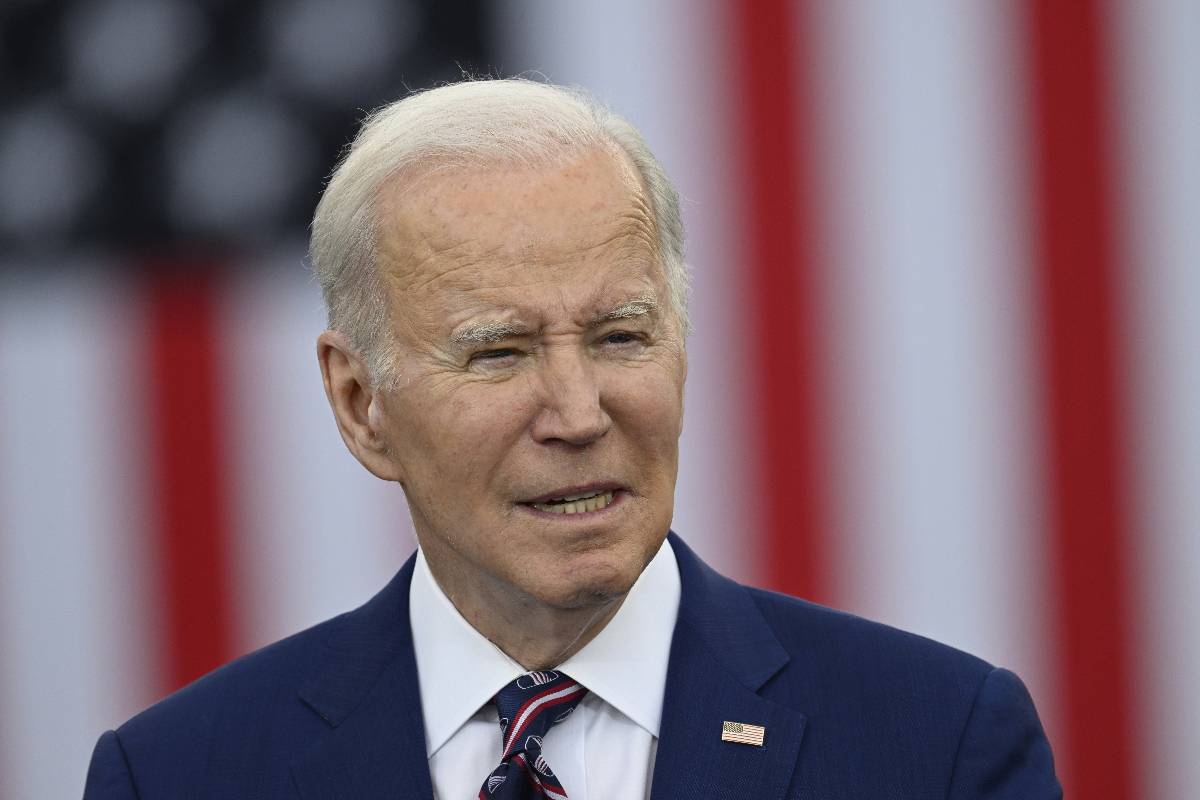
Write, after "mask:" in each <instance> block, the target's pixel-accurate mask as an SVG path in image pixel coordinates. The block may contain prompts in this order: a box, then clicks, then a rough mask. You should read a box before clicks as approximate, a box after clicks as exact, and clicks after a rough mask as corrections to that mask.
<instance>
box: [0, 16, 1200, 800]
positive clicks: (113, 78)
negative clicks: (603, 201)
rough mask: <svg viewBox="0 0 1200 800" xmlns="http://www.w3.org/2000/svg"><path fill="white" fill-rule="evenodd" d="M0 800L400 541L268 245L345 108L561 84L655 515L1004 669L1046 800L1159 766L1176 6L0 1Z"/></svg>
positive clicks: (1181, 793) (1185, 720) (405, 523)
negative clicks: (684, 282) (348, 448)
mask: <svg viewBox="0 0 1200 800" xmlns="http://www.w3.org/2000/svg"><path fill="white" fill-rule="evenodd" d="M0 70H2V72H0V798H5V800H7V798H14V800H15V799H16V798H20V799H21V800H24V798H51V797H71V796H78V795H79V794H80V792H81V790H82V786H83V777H84V772H85V769H86V764H87V759H88V756H89V754H90V750H91V746H92V745H93V744H94V742H95V739H96V737H97V736H98V735H99V733H100V732H101V731H103V730H104V729H106V728H108V727H111V726H113V725H115V724H118V723H119V722H121V721H122V720H123V719H125V718H126V717H128V716H129V715H130V714H131V713H133V712H135V711H136V710H138V709H139V708H141V707H143V706H144V705H146V704H148V703H150V702H153V701H154V700H155V699H156V698H158V697H161V696H162V695H163V694H165V693H167V692H169V691H171V690H172V689H174V688H177V687H178V686H180V685H182V684H183V683H185V682H187V681H189V680H191V679H193V678H195V677H196V676H198V675H200V674H202V673H203V672H205V671H207V670H209V669H211V668H212V667H214V666H216V665H217V664H219V663H221V662H223V661H226V660H228V659H230V658H232V657H235V656H237V655H238V654H241V653H244V652H247V651H249V650H251V649H253V648H255V647H258V646H260V645H262V644H265V643H267V642H269V641H271V640H274V639H277V638H279V637H281V636H284V635H286V634H288V633H290V632H293V631H296V630H299V629H301V628H303V627H306V626H308V625H311V624H313V623H315V622H317V621H319V620H322V619H325V618H327V617H329V616H332V615H334V614H336V613H339V612H341V611H343V610H346V609H348V608H351V607H353V606H355V605H357V604H359V603H361V602H363V601H364V600H366V599H367V598H368V597H369V596H370V595H371V594H373V593H374V592H375V591H376V590H377V589H378V588H380V587H381V586H382V585H383V584H384V583H385V581H386V580H387V579H388V578H389V577H390V576H391V574H392V573H393V572H394V571H395V570H396V569H397V568H398V567H399V565H400V564H401V563H402V561H403V559H404V558H405V556H406V555H407V554H408V552H410V551H411V549H412V547H413V544H414V542H413V536H412V531H411V524H410V522H409V519H408V515H407V511H406V508H405V504H404V499H403V496H402V494H401V492H400V490H399V489H398V487H395V486H390V485H386V484H382V483H380V482H378V481H376V480H375V479H373V478H371V477H370V476H369V475H368V474H367V473H366V472H365V471H364V470H362V469H361V468H360V467H359V466H358V465H357V463H356V462H354V460H353V459H352V458H351V456H350V455H349V454H348V453H347V452H345V449H344V447H343V446H342V443H341V441H340V439H339V437H338V435H337V432H336V429H335V427H334V424H333V420H332V418H331V414H330V412H329V411H328V408H327V406H326V403H325V399H324V395H323V392H322V390H321V387H320V381H319V375H318V371H317V367H316V362H315V358H314V340H315V337H316V335H317V333H318V332H319V331H320V330H321V329H322V327H323V312H322V309H321V304H320V298H319V294H318V292H317V290H316V287H315V285H314V284H313V282H312V280H311V279H310V278H309V277H308V275H307V273H306V271H305V267H304V264H303V247H304V225H305V224H306V221H307V217H308V215H310V214H311V210H312V207H313V205H314V204H315V201H316V197H317V193H318V192H319V189H320V181H321V176H322V174H323V173H324V172H325V171H326V170H328V169H329V167H331V166H332V163H333V161H334V159H335V158H336V156H337V153H338V150H339V148H340V147H341V146H342V145H343V144H344V143H345V141H346V139H347V137H348V136H349V135H350V134H351V133H352V129H353V121H354V119H355V118H356V116H358V115H359V114H361V109H364V108H369V107H371V106H373V105H375V104H377V103H380V102H383V101H385V100H387V99H391V98H393V97H396V96H399V95H400V94H402V93H403V92H404V90H405V88H406V87H412V88H419V87H422V86H428V85H430V84H431V83H432V82H435V81H439V80H447V79H452V78H454V77H455V76H456V75H458V74H460V72H461V71H462V70H468V71H474V72H478V73H493V74H504V75H511V74H518V73H529V72H537V73H540V74H542V75H545V76H546V77H547V78H548V79H550V80H553V81H555V82H558V83H572V84H579V85H582V86H584V87H587V88H588V89H590V90H591V91H593V92H594V93H596V94H597V95H599V96H600V97H601V98H602V99H605V100H607V101H608V102H609V103H611V104H612V105H613V106H614V107H615V108H616V109H617V110H618V111H620V112H622V113H623V114H625V115H626V116H627V117H628V118H630V119H631V120H632V121H633V122H634V123H635V124H636V125H637V126H638V127H639V128H640V129H641V130H642V131H643V133H644V134H645V135H646V137H647V139H648V141H649V142H650V144H651V146H652V147H653V148H654V150H655V151H656V153H657V154H658V155H659V156H660V158H661V159H662V160H663V162H664V163H665V165H666V167H667V170H668V172H669V173H670V174H671V176H672V177H673V178H674V180H675V181H676V183H677V184H678V186H679V188H680V190H681V193H682V195H683V197H684V203H685V221H686V223H687V226H688V232H689V262H690V263H691V265H692V268H693V272H694V283H695V286H694V296H693V303H692V309H693V311H692V314H693V321H694V324H695V329H696V330H695V333H694V334H693V335H692V337H691V338H690V340H689V347H688V352H689V365H690V373H689V382H688V389H687V398H686V407H687V411H686V422H685V433H684V439H683V442H682V452H681V474H680V480H679V487H678V492H677V502H676V515H675V528H676V530H678V531H679V532H680V533H681V534H682V535H683V536H684V537H685V538H686V539H687V540H688V541H689V542H690V543H691V544H692V545H693V546H694V547H696V548H697V549H698V550H699V552H700V553H701V554H702V555H703V556H705V557H706V558H707V559H708V560H709V561H710V562H711V563H713V564H714V565H715V566H717V567H719V568H721V569H723V570H724V571H726V572H727V573H729V574H731V575H733V576H735V577H738V578H740V579H743V580H746V581H750V582H754V583H758V584H761V585H768V586H771V587H774V588H778V589H781V590H784V591H788V592H791V593H795V594H800V595H803V596H807V597H810V598H813V599H816V600H818V601H821V602H826V603H829V604H832V605H836V606H839V607H842V608H846V609H848V610H851V611H854V612H856V613H860V614H863V615H865V616H869V617H872V618H875V619H880V620H883V621H885V622H888V623H891V624H894V625H897V626H900V627H903V628H907V629H909V630H913V631H916V632H918V633H922V634H926V635H929V636H932V637H934V638H937V639H940V640H942V641H945V642H948V643H950V644H953V645H956V646H958V647H961V648H963V649H966V650H970V651H972V652H975V653H977V654H979V655H981V656H983V657H984V658H987V659H989V660H991V661H993V662H995V663H998V664H1001V665H1004V666H1007V667H1010V668H1012V669H1015V670H1016V671H1017V672H1018V673H1019V674H1021V675H1022V677H1023V678H1024V679H1025V680H1026V682H1027V683H1028V684H1029V686H1030V688H1031V690H1032V692H1033V695H1034V697H1035V700H1036V701H1037V703H1038V707H1039V710H1040V711H1041V714H1042V717H1043V721H1044V723H1045V724H1046V727H1047V731H1048V733H1049V735H1050V738H1051V743H1052V745H1053V747H1054V750H1055V756H1056V758H1057V760H1058V764H1059V770H1060V775H1061V777H1062V779H1063V783H1064V785H1065V787H1066V791H1067V796H1068V797H1079V798H1099V799H1101V800H1127V799H1130V798H1147V799H1149V798H1154V799H1157V798H1171V799H1174V798H1179V799H1180V800H1182V799H1183V798H1191V797H1195V796H1197V789H1196V787H1197V786H1200V693H1197V691H1196V688H1195V687H1196V679H1195V676H1197V675H1200V582H1198V581H1197V578H1196V576H1198V575H1200V146H1198V145H1197V143H1200V90H1198V89H1197V86H1198V82H1197V81H1198V78H1200V4H1197V3H1196V2H1194V0H1107V1H1102V0H1073V2H1051V1H1050V0H1043V1H1041V2H1039V1H1038V0H1022V1H1017V0H1013V1H1012V2H1009V1H1007V0H1005V1H1004V2H991V0H911V1H910V2H903V3H901V2H891V1H890V0H872V1H870V2H868V1H867V0H836V1H835V0H805V1H803V2H802V1H800V0H797V1H796V2H786V0H699V1H697V0H656V2H644V0H605V2H592V0H579V1H578V2H554V0H503V2H491V3H482V2H474V3H472V2H438V1H437V0H409V1H408V2H398V0H338V2H332V0H329V1H328V2H326V1H324V0H295V1H294V2H283V1H282V0H279V1H278V2H273V1H272V0H259V1H258V2H239V3H233V2H225V0H203V1H202V2H201V1H200V0H197V2H184V0H90V1H89V2H53V3H52V2H37V1H36V0H14V2H12V3H8V4H6V5H5V6H4V8H3V10H0Z"/></svg>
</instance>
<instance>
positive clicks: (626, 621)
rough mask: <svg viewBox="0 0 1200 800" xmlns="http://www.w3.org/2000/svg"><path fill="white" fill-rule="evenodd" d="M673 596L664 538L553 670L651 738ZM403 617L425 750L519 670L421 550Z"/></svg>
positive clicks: (675, 575) (673, 569)
mask: <svg viewBox="0 0 1200 800" xmlns="http://www.w3.org/2000/svg"><path fill="white" fill-rule="evenodd" d="M679 596H680V584H679V568H678V565H677V564H676V563H675V553H674V552H673V551H672V550H671V546H670V544H669V543H668V542H666V541H664V542H663V544H662V547H661V548H660V549H659V551H658V554H657V555H655V556H654V558H653V559H652V560H651V561H650V563H649V564H648V565H647V566H646V569H644V570H643V571H642V574H641V575H640V576H639V577H638V579H637V581H636V582H635V583H634V585H633V588H632V589H630V590H629V594H628V595H627V596H626V597H625V602H623V603H622V604H621V607H620V608H619V609H618V610H617V613H616V614H615V615H614V616H613V618H612V619H611V620H609V622H608V625H606V626H605V627H604V629H603V630H602V631H600V633H598V634H597V635H596V638H594V639H592V641H590V642H588V643H587V645H586V646H584V647H583V649H581V650H580V651H579V652H578V653H576V654H575V655H573V656H571V657H570V658H569V659H567V660H566V661H565V662H563V663H562V664H561V665H560V666H558V667H557V668H556V669H559V670H561V671H562V672H565V673H566V674H568V675H570V676H571V677H572V678H574V679H575V680H577V681H579V682H580V683H582V684H583V685H584V686H586V687H587V688H588V691H589V692H591V693H592V694H594V695H596V696H598V697H600V698H601V699H602V700H604V701H605V702H606V703H608V704H609V705H611V706H613V707H614V708H616V709H617V710H618V711H620V712H621V713H622V714H624V715H625V716H626V717H628V718H629V719H631V720H633V722H635V723H636V724H637V725H638V726H640V727H642V728H644V729H645V730H646V731H648V732H649V733H650V735H652V736H655V737H657V736H658V731H659V725H660V723H661V721H662V702H663V693H664V690H665V689H666V682H667V662H668V660H669V658H670V651H671V636H672V635H673V633H674V630H675V618H676V616H677V614H678V611H679ZM409 621H410V624H411V626H412V632H413V649H414V650H415V653H416V661H417V676H418V681H419V683H420V692H421V709H422V716H423V717H424V720H425V743H426V747H427V748H428V751H429V752H428V754H429V755H430V756H432V755H433V754H434V753H436V752H437V751H438V750H439V749H441V747H442V745H444V744H445V743H446V742H447V741H448V740H449V739H450V737H451V736H453V735H454V733H455V732H456V731H457V730H458V729H459V728H461V727H462V726H463V724H464V723H466V722H467V720H469V719H470V718H471V717H472V716H474V714H475V712H476V711H478V710H479V708H480V707H481V706H482V705H484V704H485V703H488V702H490V701H491V699H492V697H493V696H494V695H495V694H496V692H497V691H499V690H500V689H501V688H502V687H503V686H505V685H506V684H508V683H509V682H510V681H512V680H514V679H515V678H516V677H517V676H518V675H520V674H522V673H523V672H525V669H524V668H523V667H521V665H520V664H518V663H517V662H516V661H513V660H512V659H511V658H509V657H508V656H507V655H505V653H504V652H503V651H502V650H500V648H498V647H496V646H495V645H494V644H492V643H491V642H490V641H488V640H487V639H486V638H485V637H484V636H483V635H481V634H480V633H479V632H478V631H477V630H475V629H474V628H472V627H471V625H470V623H468V622H467V621H466V620H465V619H464V618H463V616H462V615H461V614H460V613H459V612H458V609H457V608H455V607H454V604H453V603H452V602H450V598H448V597H446V594H445V593H444V592H443V591H442V589H441V587H440V586H438V584H437V581H436V580H434V578H433V574H432V573H431V572H430V571H429V565H428V564H427V563H426V562H425V555H424V553H422V552H420V551H418V552H417V563H416V567H415V569H414V570H413V577H412V584H411V586H410V588H409ZM631 676H636V679H634V680H631V679H630V678H631Z"/></svg>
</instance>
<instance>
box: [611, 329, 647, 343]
mask: <svg viewBox="0 0 1200 800" xmlns="http://www.w3.org/2000/svg"><path fill="white" fill-rule="evenodd" d="M639 338H640V337H638V335H637V334H634V333H630V332H629V331H613V332H612V333H610V334H608V335H607V336H605V337H604V343H605V344H617V345H621V344H631V343H633V342H636V341H638V339H639Z"/></svg>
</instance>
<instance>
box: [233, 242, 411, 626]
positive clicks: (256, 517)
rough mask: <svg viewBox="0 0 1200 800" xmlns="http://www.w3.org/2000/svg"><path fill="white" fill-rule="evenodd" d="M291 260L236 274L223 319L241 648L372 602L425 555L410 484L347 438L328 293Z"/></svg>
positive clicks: (298, 259) (297, 260)
mask: <svg viewBox="0 0 1200 800" xmlns="http://www.w3.org/2000/svg"><path fill="white" fill-rule="evenodd" d="M289 255H291V256H293V257H290V258H288V257H284V256H280V258H279V260H278V262H276V263H272V264H269V265H265V266H264V265H262V264H255V265H250V266H248V267H247V268H246V269H240V270H236V273H237V274H238V275H239V276H241V277H239V278H238V279H237V280H235V281H233V282H232V283H231V284H230V285H229V287H228V294H227V295H226V299H225V301H224V303H223V308H222V310H221V312H220V320H221V326H220V335H221V337H222V339H221V342H220V344H221V347H222V348H223V351H224V353H225V354H226V356H225V363H227V364H228V366H229V369H230V371H231V372H230V374H229V375H227V376H226V378H225V380H224V381H223V384H224V385H225V386H226V387H227V388H228V391H229V393H230V396H229V397H228V398H227V404H226V407H227V409H228V410H229V418H228V419H227V420H226V423H227V434H228V436H229V442H228V448H227V452H228V453H229V454H230V459H231V463H230V465H229V468H230V470H231V471H232V472H233V476H234V479H233V480H232V481H231V482H230V486H231V487H232V491H233V500H232V506H233V515H232V516H233V521H232V525H233V527H234V530H235V531H236V533H235V535H234V536H233V537H232V543H233V554H234V559H233V561H234V568H235V570H236V572H235V576H234V585H235V592H236V603H235V608H236V609H237V614H236V615H235V618H236V619H238V620H240V623H241V628H242V630H241V632H240V634H239V636H240V638H239V642H240V645H241V647H242V648H243V649H247V648H252V647H255V646H260V645H263V644H265V643H268V642H271V641H274V640H276V639H279V638H281V637H283V636H286V635H289V634H291V633H295V632H296V631H298V630H302V629H303V628H306V627H308V626H310V625H313V624H314V623H316V622H320V621H321V620H324V619H327V618H329V617H331V616H334V615H336V614H340V613H342V612H343V611H348V610H350V609H352V608H355V607H356V606H358V605H360V604H362V603H363V602H365V601H366V600H367V599H368V598H369V597H370V596H371V595H372V594H374V593H375V592H376V591H378V590H379V589H381V588H383V586H384V584H385V583H387V581H388V580H389V579H390V578H391V577H392V575H393V574H394V573H395V571H396V570H397V569H398V568H399V567H400V564H401V563H402V561H403V559H404V557H405V556H407V554H408V553H409V552H411V551H412V549H413V547H414V546H415V541H414V538H413V533H412V523H411V520H410V518H409V515H408V509H407V507H406V505H405V503H404V495H403V492H402V491H401V489H400V487H399V486H398V485H396V484H391V483H385V482H383V481H380V480H379V479H377V478H375V477H374V476H373V475H371V474H370V473H369V472H367V471H366V470H365V469H364V468H363V467H362V466H361V465H360V464H359V463H358V462H357V461H355V459H354V457H353V456H351V455H350V453H349V451H348V450H347V449H346V446H345V445H344V444H343V443H342V440H341V437H340V436H339V435H338V430H337V426H336V424H335V423H334V419H333V412H332V411H331V410H330V409H329V404H328V403H327V402H326V400H325V392H324V389H323V388H322V385H321V373H320V370H319V369H318V367H317V359H316V355H315V352H316V339H317V334H319V333H320V332H321V331H322V330H324V328H325V323H324V312H323V310H322V306H321V297H320V292H319V290H318V289H317V286H316V284H315V283H314V282H313V281H312V280H311V278H310V277H309V276H308V274H307V273H306V272H305V268H304V266H303V263H302V261H301V256H300V254H299V253H296V252H292V253H290V254H289ZM251 266H252V267H253V268H251Z"/></svg>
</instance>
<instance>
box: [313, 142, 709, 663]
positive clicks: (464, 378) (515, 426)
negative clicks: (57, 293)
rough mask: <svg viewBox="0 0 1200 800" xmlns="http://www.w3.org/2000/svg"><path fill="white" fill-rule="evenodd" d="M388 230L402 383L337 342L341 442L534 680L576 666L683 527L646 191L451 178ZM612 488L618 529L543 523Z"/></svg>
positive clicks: (612, 524) (401, 210)
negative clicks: (563, 505)
mask: <svg viewBox="0 0 1200 800" xmlns="http://www.w3.org/2000/svg"><path fill="white" fill-rule="evenodd" d="M379 215H380V216H379V219H380V220H381V223H382V224H381V229H382V232H381V236H380V268H381V270H382V273H383V275H384V277H385V283H386V285H387V287H388V291H389V297H388V300H389V304H390V314H391V321H392V327H393V331H394V334H395V338H396V344H397V347H396V351H397V362H396V365H395V366H396V372H397V373H398V379H397V380H396V381H395V382H394V383H393V384H389V385H387V386H386V387H384V388H380V389H373V388H371V386H370V381H369V378H368V376H367V375H366V371H365V367H364V366H363V364H362V361H361V359H359V358H358V356H357V355H356V354H355V353H354V352H353V350H352V349H351V348H350V347H349V346H348V345H347V344H346V342H345V340H344V339H343V338H342V337H340V336H339V335H338V334H336V333H333V332H326V333H325V334H323V335H322V338H321V340H320V342H319V346H318V352H319V354H320V356H321V362H322V369H323V372H324V374H325V378H326V388H327V391H328V392H329V395H330V400H331V403H332V404H333V406H334V409H335V412H336V415H337V417H338V421H339V426H340V428H341V430H342V433H343V436H344V438H345V439H346V441H347V444H348V445H349V446H350V448H351V450H352V451H353V452H354V453H355V455H356V456H358V457H359V459H360V460H361V461H362V462H363V463H364V464H365V465H366V466H367V467H368V469H371V471H373V472H374V473H375V474H377V475H379V476H380V477H383V478H386V479H389V480H396V481H398V482H399V483H401V484H402V485H403V486H404V490H405V493H406V495H407V497H408V502H409V507H410V509H411V512H412V517H413V522H414V526H415V529H416V532H417V536H418V539H419V541H420V543H421V546H422V549H423V551H424V552H425V555H426V558H427V560H428V562H429V565H430V569H431V571H432V572H433V574H434V576H435V577H436V578H437V580H438V583H439V584H440V585H441V586H442V588H443V589H444V590H445V591H446V593H447V595H448V596H449V597H450V598H451V600H452V601H453V602H454V603H455V605H456V606H457V607H458V608H459V610H460V612H462V613H463V615H464V616H465V617H466V618H467V619H468V621H469V622H471V623H472V624H473V625H474V626H475V627H476V628H477V629H478V630H480V631H481V632H483V633H484V634H485V635H487V636H488V637H489V638H491V639H492V640H493V641H495V642H496V643H497V644H499V645H500V646H501V647H502V649H505V650H506V651H507V652H509V654H510V655H512V656H513V657H514V658H517V660H518V661H521V662H522V663H525V664H526V666H544V665H547V664H551V663H557V661H559V660H561V659H562V658H564V657H565V656H566V655H568V654H569V653H570V652H574V650H576V649H578V647H580V646H582V644H583V643H585V642H586V641H587V640H588V639H590V637H591V636H592V635H594V633H595V632H596V631H597V630H598V629H599V627H602V625H603V623H604V622H606V621H607V619H608V618H610V617H611V615H612V614H613V613H615V611H616V608H617V607H618V605H619V603H620V601H621V599H622V598H623V597H624V595H625V593H626V592H628V590H629V588H630V587H631V586H632V585H633V583H634V581H635V580H636V579H637V577H638V575H639V574H640V573H641V571H642V569H643V568H644V567H645V565H646V564H647V563H648V562H649V560H650V559H651V558H652V557H653V556H654V554H655V552H657V549H658V547H659V546H660V545H661V543H662V540H663V538H664V537H665V535H666V532H667V529H668V526H669V525H670V521H671V514H672V507H673V496H674V489H675V478H676V472H677V466H678V440H679V434H680V431H681V426H682V417H683V386H684V378H685V376H686V372H687V365H686V356H685V352H684V342H683V332H682V329H681V325H680V323H679V320H678V319H677V318H676V316H675V315H674V314H673V313H672V312H671V310H670V309H671V305H670V302H669V299H668V290H667V284H666V280H665V277H664V270H663V265H662V260H661V256H660V253H659V248H658V244H657V232H656V229H655V225H654V219H653V216H652V213H651V210H650V207H649V204H648V201H647V198H646V195H645V191H644V189H643V187H642V185H641V183H640V180H639V178H638V176H637V173H636V172H635V171H634V170H633V168H632V167H631V166H630V165H629V164H628V162H627V161H626V159H625V158H624V157H622V156H621V155H619V154H617V153H614V152H613V151H610V150H607V149H603V150H600V149H598V150H589V151H585V152H582V153H580V154H578V155H577V156H575V157H572V158H570V159H569V160H566V161H564V162H563V163H560V164H556V165H552V166H548V167H544V168H539V169H495V170H454V171H443V172H435V173H432V174H430V175H427V176H425V177H424V178H423V179H422V180H420V181H419V182H418V183H417V184H416V185H415V186H414V185H412V184H411V183H410V184H407V185H405V186H404V189H403V191H402V192H401V191H399V190H398V189H396V188H395V187H392V188H391V189H390V190H385V192H384V193H383V195H382V197H381V202H380V204H379ZM630 309H633V311H630ZM614 316H615V317H616V318H612V317H614ZM487 325H490V327H481V326H487ZM464 339H465V340H464ZM492 339H495V341H492ZM596 485H603V486H609V487H613V486H615V487H619V488H618V490H617V492H616V501H615V502H614V503H613V504H612V505H610V506H608V507H607V508H604V509H602V510H599V511H594V512H591V513H587V514H579V515H559V514H551V513H545V512H541V511H538V510H537V509H535V508H534V507H532V506H531V505H530V504H529V501H531V500H534V499H537V498H545V497H546V496H547V495H550V494H556V493H557V494H563V493H566V490H568V489H572V488H575V489H578V488H579V487H585V488H586V487H594V486H596Z"/></svg>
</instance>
